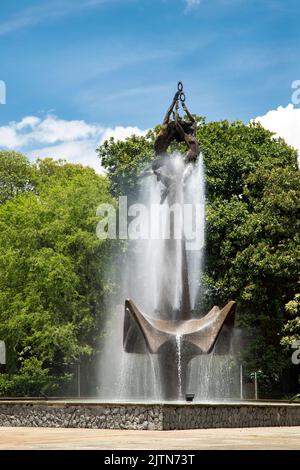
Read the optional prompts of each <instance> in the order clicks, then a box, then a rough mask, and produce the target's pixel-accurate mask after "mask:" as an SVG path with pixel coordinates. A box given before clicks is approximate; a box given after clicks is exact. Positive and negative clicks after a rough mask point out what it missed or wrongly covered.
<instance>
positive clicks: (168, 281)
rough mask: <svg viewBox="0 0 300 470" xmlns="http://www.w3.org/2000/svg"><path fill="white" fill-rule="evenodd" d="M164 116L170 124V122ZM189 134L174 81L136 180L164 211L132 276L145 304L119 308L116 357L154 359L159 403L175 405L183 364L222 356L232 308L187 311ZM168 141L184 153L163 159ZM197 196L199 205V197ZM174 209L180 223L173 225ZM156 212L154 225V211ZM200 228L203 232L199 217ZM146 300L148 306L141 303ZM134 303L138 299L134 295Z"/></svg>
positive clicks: (192, 148)
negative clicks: (139, 280)
mask: <svg viewBox="0 0 300 470" xmlns="http://www.w3.org/2000/svg"><path fill="white" fill-rule="evenodd" d="M179 102H181V104H182V107H183V109H184V111H185V113H186V116H187V118H186V119H185V120H184V119H182V118H181V117H180V116H179ZM171 114H173V118H174V119H173V120H170V117H171ZM196 129H197V124H196V122H195V120H194V118H193V116H192V115H191V114H190V112H189V111H188V109H187V107H186V105H185V94H184V92H183V86H182V83H181V82H179V84H178V91H177V93H176V94H175V96H174V99H173V102H172V104H171V106H170V107H169V109H168V110H167V113H166V116H165V118H164V121H163V124H162V127H161V131H160V133H159V135H158V137H157V138H156V141H155V144H154V150H155V154H156V155H155V159H154V161H153V162H152V164H151V165H150V166H149V167H148V168H146V170H145V171H144V172H143V173H142V175H141V177H143V178H148V177H149V176H150V177H151V184H152V195H151V191H150V198H148V204H150V205H153V204H154V203H155V202H156V201H157V199H159V195H160V204H161V205H163V206H164V209H165V212H164V213H163V214H164V216H165V217H164V219H165V220H164V222H165V226H164V228H163V229H162V230H163V233H162V235H163V236H162V239H161V240H156V243H153V241H152V240H149V241H148V246H147V250H148V259H150V260H151V263H152V266H150V265H148V266H147V264H146V265H145V263H144V265H143V266H142V269H140V271H139V270H137V271H136V273H135V274H136V277H139V276H141V275H142V273H143V276H144V286H140V289H145V290H146V292H147V293H148V295H146V302H145V296H144V301H143V300H141V302H142V303H144V309H146V311H144V310H143V309H142V308H140V306H138V305H137V304H136V303H135V301H134V300H133V299H127V300H126V301H125V317H124V333H123V346H124V350H125V352H126V353H135V354H145V353H147V352H149V353H150V354H156V355H157V359H158V364H159V371H160V381H161V389H162V394H163V399H166V400H170V399H173V400H174V399H175V400H177V399H182V398H183V396H184V395H185V393H186V376H187V370H188V364H189V362H190V361H191V360H192V359H193V358H194V357H195V356H198V355H200V354H210V353H211V352H212V351H214V354H221V355H223V354H228V352H229V349H230V343H231V333H232V330H233V326H234V313H235V308H236V304H235V302H234V301H230V302H228V303H227V304H226V305H225V306H224V307H223V308H222V309H220V308H219V307H217V306H214V307H213V308H212V309H211V310H210V312H209V313H207V314H206V315H205V316H203V317H202V318H199V317H198V318H197V316H196V312H195V311H194V306H195V298H196V292H195V291H196V290H197V289H196V288H195V284H197V276H199V274H200V273H199V269H198V270H197V269H196V270H194V271H193V269H192V264H193V263H192V262H193V260H194V261H195V260H196V261H197V260H198V263H199V265H200V264H201V259H200V257H199V256H197V253H196V252H198V255H199V251H201V250H203V246H202V247H199V246H197V247H196V250H188V249H187V245H188V240H187V239H186V235H185V234H186V231H187V230H186V229H187V228H188V231H191V227H186V225H191V224H193V222H195V220H193V218H195V216H197V215H199V213H198V214H197V211H194V215H193V217H192V218H189V219H188V221H186V220H185V219H184V217H183V214H184V207H185V205H186V203H187V201H191V196H193V192H195V193H197V187H196V185H197V184H199V187H201V185H202V187H203V169H202V165H203V163H202V156H201V155H200V151H199V146H198V142H197V138H196ZM173 141H177V142H184V143H185V144H186V145H187V147H188V151H187V153H186V155H185V156H184V157H182V156H181V155H180V154H175V155H174V154H173V155H169V153H168V152H167V150H168V147H169V146H170V144H171V143H172V142H173ZM199 157H200V158H199ZM199 169H200V170H201V171H199ZM199 175H200V179H199ZM197 176H198V178H197ZM201 179H202V180H201ZM146 186H147V185H145V187H146ZM148 189H149V188H148ZM202 197H203V199H204V194H202ZM195 199H197V198H194V200H193V197H192V203H195V202H197V201H196V200H195ZM202 203H204V201H202ZM189 204H190V202H189ZM192 205H193V204H192ZM178 209H179V214H180V217H177V218H176V217H175V212H176V210H177V213H178ZM156 210H157V213H156V219H158V218H159V215H160V214H159V210H158V209H157V205H156ZM200 212H201V211H200ZM195 213H196V215H195ZM201 222H202V226H201V230H202V231H203V233H204V211H202V221H201ZM203 238H204V235H202V239H203ZM202 241H203V240H202ZM142 256H143V254H142ZM144 257H145V258H146V253H145V252H144ZM194 264H195V263H194ZM140 267H141V266H140ZM198 267H199V266H198ZM196 268H197V266H196ZM149 294H150V296H151V297H152V299H149ZM137 295H139V293H137ZM139 297H140V298H141V299H142V298H143V296H141V295H139ZM153 300H154V302H153Z"/></svg>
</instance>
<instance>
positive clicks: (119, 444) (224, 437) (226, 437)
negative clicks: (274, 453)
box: [0, 426, 300, 450]
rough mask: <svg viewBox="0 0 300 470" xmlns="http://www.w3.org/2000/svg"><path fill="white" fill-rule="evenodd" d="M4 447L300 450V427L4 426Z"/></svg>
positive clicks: (0, 438)
mask: <svg viewBox="0 0 300 470" xmlns="http://www.w3.org/2000/svg"><path fill="white" fill-rule="evenodd" d="M0 449H2V450H4V449H7V450H13V449H34V450H41V449H48V450H51V449H70V450H73V449H74V450H75V449H107V450H121V449H123V450H124V449H125V450H137V449H145V450H147V449H157V450H184V449H194V450H198V449H199V450H201V449H209V450H214V449H215V450H217V449H220V450H224V449H268V450H269V449H286V450H292V449H300V427H299V426H298V427H273V428H242V429H240V428H234V429H230V428H226V429H198V430H185V431H127V430H107V429H78V428H76V429H71V428H24V427H23V428H22V427H0Z"/></svg>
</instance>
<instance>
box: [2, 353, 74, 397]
mask: <svg viewBox="0 0 300 470" xmlns="http://www.w3.org/2000/svg"><path fill="white" fill-rule="evenodd" d="M70 379H71V376H70V375H67V374H65V375H64V376H63V377H57V376H51V375H49V369H46V368H45V367H43V363H42V361H40V360H38V359H37V358H36V357H34V356H33V357H30V358H29V359H25V360H24V361H23V363H22V365H21V367H20V369H19V373H18V374H11V375H9V374H2V375H0V396H6V397H8V396H11V395H14V396H28V397H32V396H33V397H38V396H40V395H41V393H45V394H47V393H49V394H51V393H54V392H55V391H57V390H58V388H59V386H60V384H61V383H66V382H68V381H70Z"/></svg>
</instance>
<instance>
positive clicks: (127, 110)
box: [0, 0, 300, 150]
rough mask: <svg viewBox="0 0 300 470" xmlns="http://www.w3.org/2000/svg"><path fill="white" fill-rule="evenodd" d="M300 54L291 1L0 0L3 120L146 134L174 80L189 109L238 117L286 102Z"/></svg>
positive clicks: (294, 0) (299, 69)
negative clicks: (31, 119) (28, 119)
mask: <svg viewBox="0 0 300 470" xmlns="http://www.w3.org/2000/svg"><path fill="white" fill-rule="evenodd" d="M299 53H300V28H299V0H289V1H284V0H200V1H199V0H84V1H83V0H39V1H37V0H27V1H26V0H23V1H20V0H1V12H0V80H3V81H5V83H6V87H7V97H6V105H1V106H0V126H2V127H5V128H6V126H8V125H9V123H10V122H12V121H14V122H15V123H20V122H22V119H24V118H25V117H27V116H34V117H36V118H38V119H40V121H39V123H38V121H36V123H35V124H34V126H37V125H40V124H41V123H42V122H43V120H44V119H45V117H46V116H47V115H52V116H55V117H57V119H60V123H61V124H60V125H63V124H62V123H63V122H69V121H72V122H75V121H76V122H77V121H82V122H84V123H88V124H89V125H93V126H96V127H97V129H98V130H97V132H98V134H97V132H96V131H95V128H93V129H94V131H95V132H96V134H97V135H96V134H94V138H95V139H97V138H98V137H99V135H100V134H101V132H102V133H103V132H104V129H107V128H109V129H114V128H115V127H116V126H120V127H129V126H130V127H133V126H137V127H138V128H139V129H147V128H149V127H152V126H153V125H155V124H157V123H158V122H160V121H161V118H162V116H163V114H164V111H165V108H166V106H167V105H168V103H169V101H170V99H171V98H172V95H173V93H174V91H175V89H176V84H177V81H178V80H182V81H183V83H184V86H185V89H186V94H187V102H188V104H189V105H190V108H191V110H192V112H195V113H197V114H200V115H203V116H206V117H207V119H208V120H218V119H224V118H227V119H242V120H244V121H246V122H247V121H248V120H249V119H252V118H254V117H256V116H263V115H265V114H266V113H267V112H268V111H270V110H275V109H277V107H278V106H280V105H281V106H283V107H286V106H287V105H288V104H289V103H290V102H291V94H292V90H291V83H292V82H293V81H294V80H296V79H299V78H300V61H299ZM293 111H295V109H294V110H293ZM297 111H298V110H297ZM297 116H298V114H297ZM37 123H38V124H37ZM21 128H22V129H25V127H24V125H23V127H22V124H21ZM0 129H1V128H0ZM31 129H32V125H31ZM27 131H28V130H27ZM86 131H87V132H88V130H86ZM94 131H93V130H91V132H90V134H89V135H91V134H93V132H94ZM3 135H7V132H6V134H4V131H3V132H2V137H3ZM97 136H98V137H97ZM0 137H1V132H0ZM35 138H36V137H35ZM60 139H61V138H60ZM32 140H33V139H32ZM36 140H37V139H36ZM55 143H56V144H57V143H60V144H61V143H63V140H62V139H61V140H57V141H54V140H53V139H52V141H51V142H48V141H44V144H45V145H46V146H48V147H49V145H50V144H51V145H52V144H55ZM42 144H43V140H41V141H40V142H31V144H29V142H28V141H27V142H26V145H25V144H24V148H25V150H26V148H28V149H30V148H31V147H32V148H34V147H35V148H42ZM1 145H2V146H4V147H5V146H6V147H9V145H7V144H6V143H5V139H4V140H3V141H2V142H1V139H0V146H1ZM30 146H31V147H30ZM11 147H12V145H11ZM48 147H47V148H48ZM19 148H21V149H22V146H21V145H19ZM69 150H70V149H69Z"/></svg>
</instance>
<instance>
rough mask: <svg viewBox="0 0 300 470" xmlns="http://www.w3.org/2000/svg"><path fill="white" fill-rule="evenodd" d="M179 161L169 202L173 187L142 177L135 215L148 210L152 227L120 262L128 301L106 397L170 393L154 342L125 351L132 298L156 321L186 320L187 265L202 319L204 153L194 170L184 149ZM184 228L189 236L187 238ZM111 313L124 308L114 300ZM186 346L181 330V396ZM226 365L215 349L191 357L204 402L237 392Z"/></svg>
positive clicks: (103, 391)
mask: <svg viewBox="0 0 300 470" xmlns="http://www.w3.org/2000/svg"><path fill="white" fill-rule="evenodd" d="M171 159H172V163H173V169H175V184H174V185H173V187H172V188H171V189H170V190H169V194H168V196H167V198H166V199H165V201H164V203H163V204H160V200H161V194H162V192H163V191H164V189H165V188H164V186H163V185H162V183H161V182H159V181H157V178H156V176H155V175H152V176H149V177H146V178H143V179H142V181H141V189H140V195H139V198H138V201H137V202H138V204H137V205H135V206H134V207H131V208H129V215H131V216H135V217H136V216H137V215H141V214H140V213H141V212H142V211H143V208H147V210H148V215H149V219H148V221H147V224H146V225H147V227H146V228H147V229H148V231H147V230H146V232H147V233H145V230H144V231H143V229H145V227H140V229H141V230H140V237H139V236H136V237H135V238H136V239H130V240H128V246H127V256H126V262H125V263H124V262H120V263H118V264H119V266H121V269H120V271H121V272H120V273H119V279H120V280H121V282H122V289H121V291H120V297H119V299H114V301H115V302H116V301H117V303H120V306H119V309H118V313H116V314H115V315H114V317H113V319H112V320H110V323H111V324H110V328H109V329H108V330H109V331H110V332H111V333H112V334H110V333H108V335H107V338H106V340H105V344H104V350H103V353H102V355H101V361H100V362H101V364H100V369H99V383H100V386H99V388H100V393H99V395H100V397H101V398H103V399H108V398H109V399H110V400H112V399H117V400H127V401H130V400H137V399H139V400H148V401H149V400H161V399H162V397H163V391H162V388H161V380H160V373H159V364H158V359H157V356H156V355H154V354H150V353H149V351H148V350H147V348H146V347H145V350H144V354H127V353H125V352H124V350H123V346H122V332H123V329H122V328H123V319H124V313H123V309H124V308H123V302H124V299H125V298H132V299H134V301H135V303H136V304H137V305H138V306H139V308H140V310H141V311H142V312H144V314H145V315H147V317H148V318H150V319H151V318H153V319H168V320H176V319H180V317H179V315H180V309H181V308H182V305H180V302H181V299H182V293H183V291H184V290H186V289H184V285H183V277H182V266H183V263H186V268H187V272H188V280H189V281H188V282H189V286H188V287H189V288H188V289H187V291H188V292H189V300H188V304H189V310H190V311H192V314H191V317H195V316H196V312H193V311H194V309H195V307H196V304H197V298H198V294H199V287H200V280H201V277H202V268H203V252H204V249H203V248H204V234H205V185H204V167H203V158H202V156H201V155H200V157H199V159H198V161H197V163H196V164H195V165H193V166H192V167H190V168H188V169H187V166H186V165H185V164H184V161H183V156H182V155H181V154H179V153H175V154H173V155H172V156H171ZM185 171H189V172H190V175H189V176H188V178H186V180H185V182H184V184H183V180H184V172H185ZM173 204H175V206H176V207H175V209H176V208H177V211H176V210H175V211H174V213H173V212H171V214H170V211H169V207H170V206H172V207H173ZM184 205H185V206H187V207H188V208H189V210H190V212H189V215H190V217H187V218H186V217H180V216H178V214H179V213H180V212H181V215H182V213H183V206H184ZM180 209H181V210H180ZM142 223H144V224H145V219H142ZM142 223H141V225H142ZM172 223H173V228H172ZM170 227H171V229H170ZM170 231H171V232H174V233H173V235H174V237H172V236H171V239H168V238H170V237H169V235H170ZM192 232H194V234H195V233H196V235H197V237H196V240H195V239H194V240H193V239H192V238H191V236H190V235H191V234H192ZM183 233H184V235H185V237H182V235H183ZM171 235H172V233H171ZM182 243H185V247H186V250H183V249H182ZM183 253H185V254H186V255H183ZM185 256H186V259H185ZM111 310H115V311H116V308H115V307H114V305H113V304H112V308H111ZM116 332H118V333H117V334H116ZM182 350H183V348H182V340H181V337H180V335H177V337H176V344H175V345H174V354H176V356H177V357H176V358H174V360H176V361H177V370H178V384H179V387H180V390H179V391H178V392H179V393H178V396H179V397H182V395H183V393H184V392H183V390H182V380H181V373H182V371H181V368H182V357H181V355H182ZM225 362H226V361H225ZM225 362H224V360H223V359H222V358H219V357H217V356H214V354H213V353H212V354H210V355H208V356H206V355H200V356H198V357H196V358H194V359H193V360H192V361H191V362H190V365H189V368H188V370H189V373H188V377H187V389H188V390H191V391H192V392H195V391H196V394H195V395H196V399H198V400H204V401H207V400H210V399H212V398H219V399H222V398H223V397H224V396H225V395H226V396H227V395H228V394H229V391H228V394H227V393H225V394H224V390H225V388H226V387H227V385H226V384H227V382H226V379H225V380H223V382H224V384H223V385H222V386H220V384H221V383H222V380H221V378H222V377H223V378H224V367H225ZM224 387H225V388H224Z"/></svg>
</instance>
